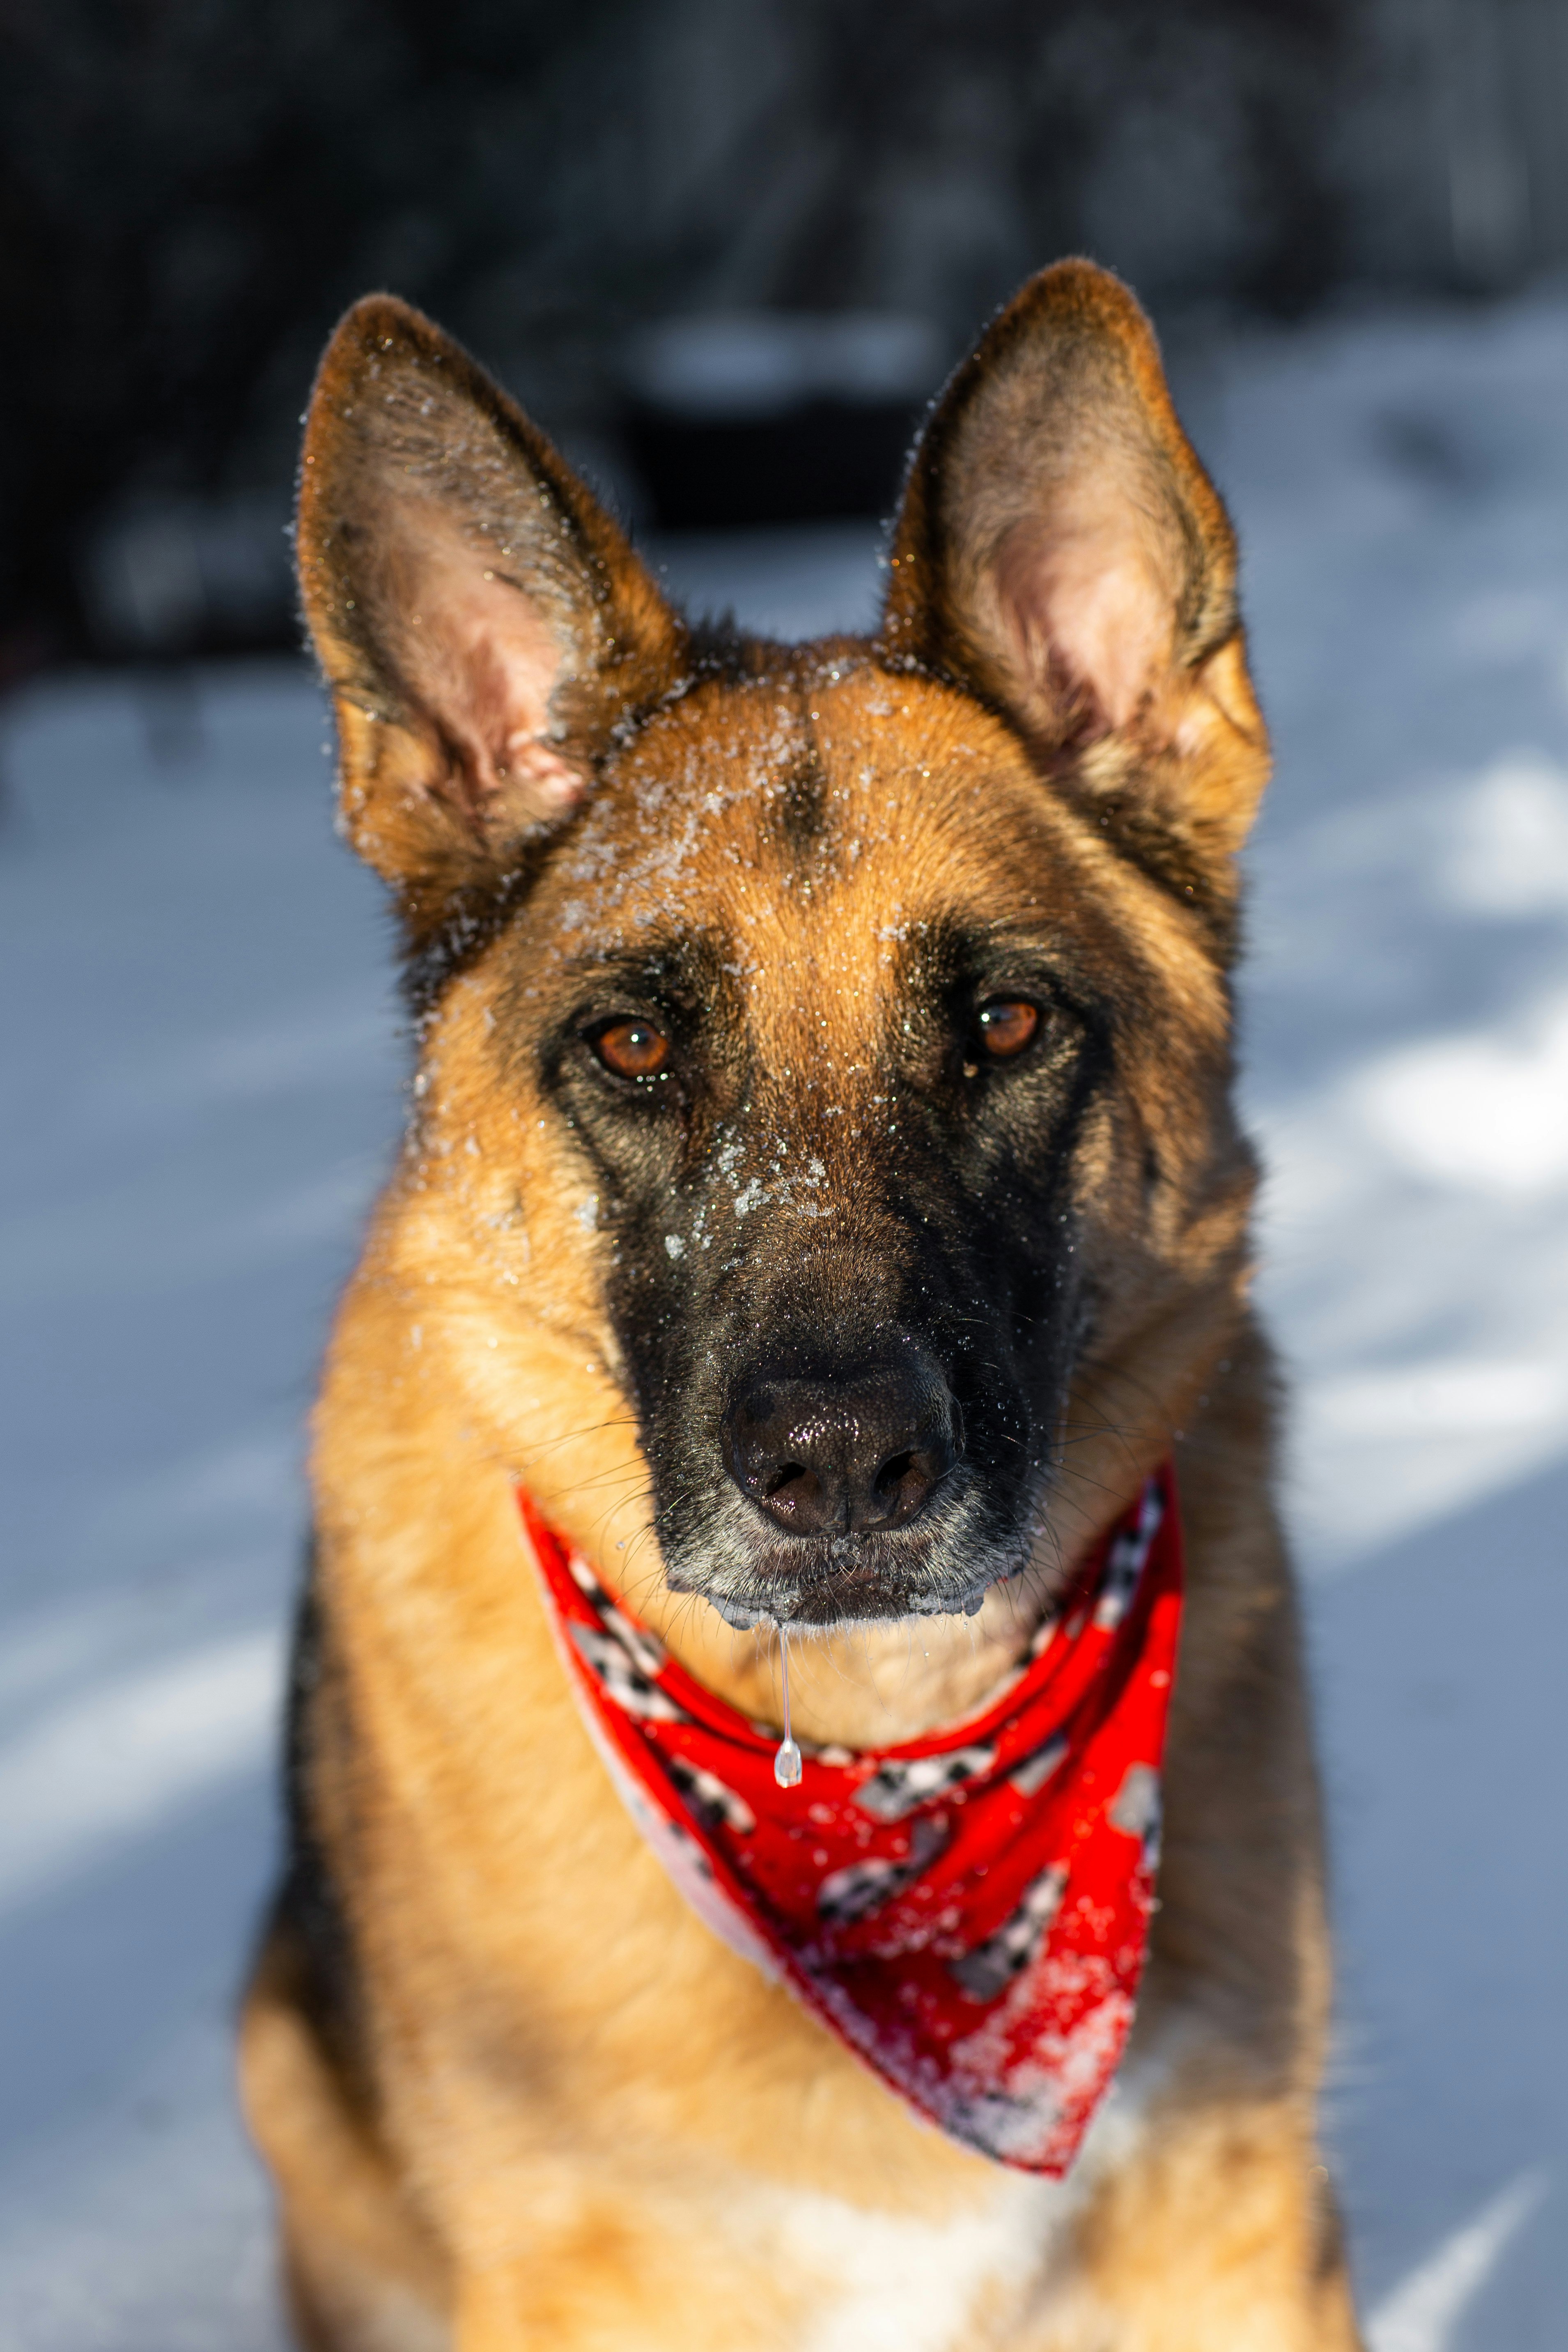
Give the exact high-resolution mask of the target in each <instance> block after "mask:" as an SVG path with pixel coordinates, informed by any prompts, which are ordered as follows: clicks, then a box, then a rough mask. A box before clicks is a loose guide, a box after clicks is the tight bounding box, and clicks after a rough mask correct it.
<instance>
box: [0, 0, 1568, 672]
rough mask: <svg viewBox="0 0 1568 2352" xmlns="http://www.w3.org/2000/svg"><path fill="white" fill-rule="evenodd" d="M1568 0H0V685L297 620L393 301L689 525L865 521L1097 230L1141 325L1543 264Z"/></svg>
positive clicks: (1098, 251)
mask: <svg viewBox="0 0 1568 2352" xmlns="http://www.w3.org/2000/svg"><path fill="white" fill-rule="evenodd" d="M1565 93H1568V0H1289V4H1288V5H1287V0H573V5H571V6H570V7H566V6H563V5H560V0H555V5H539V0H440V5H436V0H4V5H3V6H0V283H3V287H4V297H5V303H4V310H5V321H6V327H7V337H6V348H5V357H4V362H3V363H0V678H3V677H13V678H14V677H19V676H22V675H25V674H26V673H28V672H29V671H33V670H36V669H37V668H39V667H44V666H46V665H48V664H51V663H54V662H58V661H59V660H62V659H72V658H80V657H82V656H96V657H100V658H115V657H121V656H142V657H145V656H164V657H176V658H178V657H184V656H188V655H190V654H193V653H198V652H211V651H218V650H225V649H243V648H249V647H259V646H271V645H280V644H287V643H289V642H291V641H292V639H293V633H294V623H293V617H292V606H291V598H290V592H289V573H288V548H287V542H286V538H285V530H286V525H287V518H288V509H289V486H290V478H291V473H292V466H293V450H294V443H295V437H296V435H297V431H298V420H299V416H300V409H301V407H302V405H303V403H304V399H305V396H306V393H307V390H308V387H309V383H310V373H311V369H312V366H313V363H314V360H315V356H316V354H317V352H318V351H319V349H320V347H321V342H322V340H323V338H324V336H325V334H326V333H327V331H328V330H329V328H330V326H331V322H332V320H333V318H334V316H335V315H336V314H337V312H338V311H339V310H341V309H342V307H343V306H344V304H345V303H347V302H348V301H349V300H351V299H353V297H354V296H355V295H356V294H359V293H361V292H363V291H365V290H366V289H370V288H373V287H390V288H392V289H395V291H396V292H398V293H401V294H403V295H405V296H406V297H408V298H409V299H412V300H414V301H416V302H417V303H419V304H420V305H421V306H423V307H424V308H426V309H427V310H430V311H431V312H433V313H434V314H435V316H436V317H437V318H438V319H439V320H441V321H442V322H443V323H444V324H446V325H447V326H448V327H449V328H450V329H452V330H453V331H455V332H456V333H458V335H459V336H461V337H462V338H463V339H464V340H465V341H467V342H468V343H469V344H470V346H471V347H472V348H473V349H474V350H475V351H476V352H478V353H479V356H480V357H481V358H482V359H483V360H484V361H485V362H487V363H488V364H489V366H490V367H491V368H492V369H493V370H494V371H495V372H496V373H498V374H499V375H500V377H501V378H502V380H503V381H504V382H505V383H507V384H508V385H509V386H510V388H511V389H512V390H513V391H514V392H515V393H516V394H518V395H519V396H520V397H521V399H522V400H523V402H524V403H525V404H526V405H527V406H528V407H529V408H530V409H531V411H532V412H533V413H534V414H535V415H537V416H538V417H539V419H540V420H541V421H542V423H543V424H544V425H546V426H547V427H548V428H549V429H551V430H552V432H554V433H555V434H556V435H557V436H559V437H560V439H561V440H562V442H563V445H564V446H565V447H566V448H567V449H568V451H569V452H570V453H571V454H572V455H573V456H574V457H575V458H576V459H577V461H578V462H579V463H580V464H581V465H582V466H583V467H584V468H585V470H587V471H588V473H589V474H590V475H591V476H592V477H594V478H596V479H597V480H598V481H599V482H600V483H601V485H603V486H604V487H605V488H606V489H607V490H608V491H609V492H610V493H611V495H612V496H614V497H615V498H616V499H617V500H618V502H619V504H620V505H621V506H622V508H623V509H625V510H626V512H627V514H628V515H629V517H630V518H631V520H634V521H637V522H640V523H644V524H651V525H653V526H655V527H658V528H661V529H666V530H670V529H680V528H693V527H695V528H701V527H722V526H724V525H727V524H744V523H748V522H763V521H769V520H792V519H805V518H809V517H816V516H824V515H830V514H848V513H858V512H875V511H880V510H885V509H886V507H887V505H888V503H889V499H890V498H891V495H892V491H893V488H894V485H895V483H896V479H897V475H898V469H899V462H900V453H901V451H902V449H903V447H904V446H905V444H906V441H907V437H908V434H909V431H910V425H911V422H912V419H913V418H914V416H915V415H917V414H918V411H919V407H920V404H921V402H922V400H923V399H924V398H925V397H926V396H927V395H928V394H929V393H930V392H931V389H932V388H933V387H934V385H935V384H936V383H937V382H938V381H939V380H940V378H941V376H942V373H943V370H944V369H945V367H946V366H947V365H948V364H949V363H950V362H951V361H952V358H954V357H955V356H956V355H957V354H958V353H959V352H961V351H962V349H963V347H964V345H965V344H966V342H967V341H968V340H969V338H970V337H971V336H972V335H973V331H974V330H975V328H976V327H977V326H978V325H979V323H980V322H981V321H982V320H984V318H985V316H986V315H987V313H988V312H989V311H990V310H992V308H993V307H994V305H995V304H996V303H997V302H998V301H999V300H1000V299H1003V298H1004V297H1005V295H1006V294H1007V293H1008V292H1009V290H1010V289H1012V288H1013V287H1014V286H1015V285H1016V283H1017V282H1018V280H1019V279H1020V278H1023V277H1024V276H1025V275H1026V273H1027V272H1028V271H1029V270H1030V269H1032V268H1035V267H1037V265H1038V264H1039V263H1040V262H1042V261H1044V260H1046V259H1048V258H1051V257H1054V256H1056V255H1058V254H1060V253H1064V252H1068V251H1073V250H1079V251H1088V252H1089V253H1092V254H1094V255H1095V256H1096V257H1099V258H1100V259H1102V260H1104V261H1106V262H1109V263H1110V264H1111V265H1112V266H1113V267H1115V268H1119V269H1121V270H1122V271H1123V272H1124V273H1125V274H1126V275H1127V276H1128V277H1129V278H1131V280H1132V282H1133V283H1134V285H1135V286H1136V287H1137V288H1138V289H1139V291H1140V292H1141V293H1142V296H1143V298H1144V299H1145V300H1146V301H1147V302H1148V303H1149V304H1150V306H1151V308H1152V310H1153V311H1154V313H1155V316H1156V319H1157V320H1158V321H1159V323H1160V324H1161V325H1162V327H1163V329H1164V330H1165V331H1167V333H1168V334H1173V335H1174V336H1175V337H1176V338H1177V339H1178V341H1180V339H1181V338H1182V337H1183V336H1187V337H1189V338H1190V337H1191V336H1193V335H1198V336H1200V337H1201V334H1202V332H1203V331H1204V326H1205V321H1208V322H1210V323H1211V324H1212V323H1213V322H1214V321H1215V319H1216V318H1221V319H1225V320H1234V318H1235V317H1236V316H1237V314H1246V313H1263V314H1270V315H1275V316H1279V315H1285V316H1297V315H1300V314H1302V313H1304V312H1306V311H1308V310H1311V309H1313V308H1314V307H1315V306H1319V305H1321V304H1323V303H1325V302H1327V301H1331V300H1342V299H1346V298H1347V296H1350V295H1353V292H1354V289H1358V288H1366V289H1375V290H1377V291H1378V292H1379V293H1381V294H1383V295H1384V296H1386V294H1387V293H1388V292H1389V291H1390V290H1391V289H1405V290H1407V291H1410V292H1416V293H1419V292H1433V291H1444V292H1447V293H1450V294H1452V293H1456V292H1462V293H1466V294H1470V295H1474V296H1477V297H1484V296H1486V295H1489V294H1491V293H1494V292H1497V291H1501V290H1504V289H1508V288H1510V287H1511V286H1513V285H1514V284H1516V283H1517V282H1519V281H1520V280H1521V279H1522V278H1526V277H1527V276H1530V275H1531V274H1535V273H1539V272H1541V271H1542V270H1544V269H1550V268H1552V267H1553V266H1555V265H1558V264H1560V263H1561V262H1563V260H1564V259H1568V156H1565V154H1564V152H1563V142H1561V140H1560V139H1559V137H1558V135H1557V128H1556V126H1557V123H1558V121H1560V119H1561V116H1562V113H1563V95H1564V94H1565Z"/></svg>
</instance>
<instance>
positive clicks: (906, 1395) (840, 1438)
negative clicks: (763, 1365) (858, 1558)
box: [723, 1357, 963, 1536]
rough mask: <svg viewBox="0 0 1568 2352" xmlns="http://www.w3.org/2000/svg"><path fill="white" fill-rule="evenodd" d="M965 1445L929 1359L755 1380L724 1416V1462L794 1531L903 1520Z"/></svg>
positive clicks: (859, 1528)
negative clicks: (830, 1374)
mask: <svg viewBox="0 0 1568 2352" xmlns="http://www.w3.org/2000/svg"><path fill="white" fill-rule="evenodd" d="M723 1449H724V1465H725V1467H726V1469H727V1470H728V1471H729V1473H730V1475H731V1478H733V1480H734V1481H735V1484H736V1486H739V1488H740V1489H741V1492H742V1494H743V1495H744V1496H747V1497H748V1498H749V1499H750V1500H751V1501H752V1502H753V1503H755V1505H756V1506H757V1508H758V1509H759V1510H760V1511H764V1512H765V1513H766V1514H767V1516H768V1517H769V1518H770V1519H772V1520H773V1523H774V1525H775V1526H777V1527H780V1528H787V1529H788V1531H789V1532H790V1534H791V1535H800V1536H814V1535H821V1534H850V1533H862V1532H869V1531H870V1530H871V1529H873V1528H897V1527H901V1526H902V1525H903V1523H904V1521H905V1520H906V1519H911V1518H913V1517H914V1515H915V1513H916V1512H917V1511H918V1510H919V1509H920V1507H921V1504H922V1503H923V1502H924V1501H925V1499H926V1496H928V1495H929V1494H930V1493H931V1488H932V1487H933V1486H935V1485H936V1483H937V1481H938V1479H939V1478H942V1476H944V1475H946V1473H947V1472H948V1471H949V1470H951V1469H952V1465H953V1464H954V1463H955V1462H956V1461H957V1459H958V1457H959V1454H961V1453H962V1451H963V1423H962V1420H961V1417H960V1414H959V1410H958V1404H957V1402H956V1400H955V1399H954V1397H953V1395H952V1391H950V1389H949V1388H948V1385H947V1382H946V1381H945V1380H944V1379H943V1378H942V1373H941V1372H940V1370H938V1369H937V1367H936V1365H935V1364H933V1363H931V1361H930V1360H929V1359H926V1358H922V1357H912V1358H911V1359H910V1360H909V1361H908V1362H906V1363H900V1364H899V1365H897V1366H879V1367H877V1368H875V1369H873V1370H864V1371H858V1372H855V1373H852V1374H850V1375H848V1376H847V1377H846V1378H844V1379H840V1380H819V1381H801V1380H781V1381H772V1380H767V1379H762V1380H753V1381H751V1382H750V1384H749V1385H747V1386H745V1387H743V1388H742V1389H741V1390H740V1391H739V1392H738V1393H737V1395H736V1396H735V1397H734V1398H733V1400H732V1401H731V1406H730V1410H729V1412H727V1413H726V1414H725V1416H724V1427H723Z"/></svg>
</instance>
